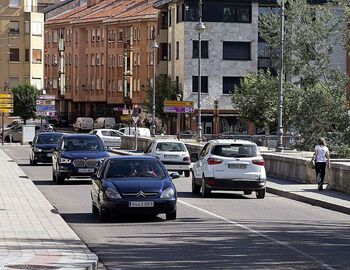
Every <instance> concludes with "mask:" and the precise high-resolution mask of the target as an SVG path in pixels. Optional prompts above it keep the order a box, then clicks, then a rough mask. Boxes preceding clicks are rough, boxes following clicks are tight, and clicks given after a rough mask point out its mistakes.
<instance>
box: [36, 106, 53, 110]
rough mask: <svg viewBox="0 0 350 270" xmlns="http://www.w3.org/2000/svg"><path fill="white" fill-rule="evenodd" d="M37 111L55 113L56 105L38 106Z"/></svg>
mask: <svg viewBox="0 0 350 270" xmlns="http://www.w3.org/2000/svg"><path fill="white" fill-rule="evenodd" d="M36 110H37V111H55V110H56V107H55V105H36Z"/></svg>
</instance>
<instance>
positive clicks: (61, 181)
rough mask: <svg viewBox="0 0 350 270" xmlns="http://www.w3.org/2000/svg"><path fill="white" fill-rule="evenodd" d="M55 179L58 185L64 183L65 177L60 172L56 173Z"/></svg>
mask: <svg viewBox="0 0 350 270" xmlns="http://www.w3.org/2000/svg"><path fill="white" fill-rule="evenodd" d="M55 180H56V184H57V185H63V184H64V180H65V178H64V177H63V176H61V175H60V174H59V173H57V174H56V175H55Z"/></svg>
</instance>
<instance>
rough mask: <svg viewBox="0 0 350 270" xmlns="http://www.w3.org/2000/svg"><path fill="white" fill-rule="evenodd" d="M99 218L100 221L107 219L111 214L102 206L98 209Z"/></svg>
mask: <svg viewBox="0 0 350 270" xmlns="http://www.w3.org/2000/svg"><path fill="white" fill-rule="evenodd" d="M98 218H99V220H100V221H107V220H108V218H109V214H108V213H107V211H106V210H103V209H102V208H100V209H98Z"/></svg>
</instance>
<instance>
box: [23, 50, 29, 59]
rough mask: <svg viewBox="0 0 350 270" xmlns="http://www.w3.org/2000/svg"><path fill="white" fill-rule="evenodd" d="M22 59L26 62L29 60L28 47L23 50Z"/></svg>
mask: <svg viewBox="0 0 350 270" xmlns="http://www.w3.org/2000/svg"><path fill="white" fill-rule="evenodd" d="M24 61H26V62H28V61H29V49H26V50H25V54H24Z"/></svg>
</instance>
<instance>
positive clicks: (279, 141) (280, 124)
mask: <svg viewBox="0 0 350 270" xmlns="http://www.w3.org/2000/svg"><path fill="white" fill-rule="evenodd" d="M286 2H287V0H277V3H278V4H279V5H280V7H281V10H280V74H279V83H278V127H277V147H276V152H282V151H283V141H282V140H283V75H284V74H283V73H284V70H283V66H284V62H283V51H284V4H285V3H286Z"/></svg>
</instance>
